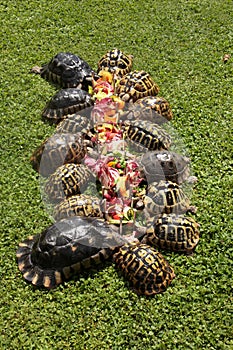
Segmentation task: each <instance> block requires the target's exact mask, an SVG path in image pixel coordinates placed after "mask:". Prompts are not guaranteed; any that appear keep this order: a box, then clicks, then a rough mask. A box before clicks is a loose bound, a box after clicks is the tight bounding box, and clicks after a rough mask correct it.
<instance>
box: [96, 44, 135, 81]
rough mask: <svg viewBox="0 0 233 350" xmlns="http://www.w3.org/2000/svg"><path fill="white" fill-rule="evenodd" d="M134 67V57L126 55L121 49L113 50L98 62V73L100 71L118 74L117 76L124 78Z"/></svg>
mask: <svg viewBox="0 0 233 350" xmlns="http://www.w3.org/2000/svg"><path fill="white" fill-rule="evenodd" d="M132 65H133V56H132V55H126V54H125V53H124V52H122V51H121V50H119V49H116V48H115V49H112V50H109V51H108V52H106V54H104V55H103V57H101V59H100V60H99V62H98V69H97V73H100V71H102V70H104V71H108V72H110V73H113V74H114V73H116V75H117V76H119V77H122V76H124V75H125V74H126V73H129V72H130V71H131V68H132Z"/></svg>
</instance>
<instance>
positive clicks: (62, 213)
mask: <svg viewBox="0 0 233 350" xmlns="http://www.w3.org/2000/svg"><path fill="white" fill-rule="evenodd" d="M71 216H85V217H100V218H101V217H103V213H102V209H101V200H100V198H98V197H95V196H88V195H84V194H78V195H74V196H71V197H69V198H66V199H64V200H63V201H62V202H61V203H59V204H57V205H56V207H55V208H54V213H53V217H54V219H55V220H56V221H58V220H61V219H66V218H68V217H71Z"/></svg>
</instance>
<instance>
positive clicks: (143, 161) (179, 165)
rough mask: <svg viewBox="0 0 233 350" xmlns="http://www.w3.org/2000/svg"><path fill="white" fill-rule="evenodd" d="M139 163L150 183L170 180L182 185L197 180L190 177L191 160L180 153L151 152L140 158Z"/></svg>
mask: <svg viewBox="0 0 233 350" xmlns="http://www.w3.org/2000/svg"><path fill="white" fill-rule="evenodd" d="M137 162H138V164H139V165H140V166H141V167H142V172H143V174H144V177H145V178H146V180H147V182H148V183H151V182H155V181H160V180H168V181H172V182H175V183H177V184H179V185H180V184H182V183H183V182H184V181H189V182H195V181H196V180H197V179H196V178H195V177H194V176H192V177H191V176H190V163H191V160H190V158H188V157H186V156H183V155H181V154H179V153H175V152H171V151H167V150H161V151H149V152H146V153H144V154H142V155H141V156H140V157H138V158H137Z"/></svg>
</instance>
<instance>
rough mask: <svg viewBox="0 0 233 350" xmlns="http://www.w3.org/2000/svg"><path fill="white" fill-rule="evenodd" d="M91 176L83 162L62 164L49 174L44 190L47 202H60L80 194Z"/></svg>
mask: <svg viewBox="0 0 233 350" xmlns="http://www.w3.org/2000/svg"><path fill="white" fill-rule="evenodd" d="M91 177H92V173H91V171H90V170H89V169H88V168H87V167H86V166H85V165H84V164H73V163H68V164H64V165H61V166H60V167H58V168H57V169H56V170H55V172H54V173H53V174H51V175H50V177H49V178H48V180H47V182H46V183H45V187H44V192H45V194H46V196H47V198H48V200H49V202H53V203H55V202H61V201H63V200H64V199H66V198H67V197H70V196H74V195H76V194H81V193H82V192H83V191H84V190H85V189H86V187H87V184H88V181H89V180H90V179H91Z"/></svg>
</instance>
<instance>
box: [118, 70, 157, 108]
mask: <svg viewBox="0 0 233 350" xmlns="http://www.w3.org/2000/svg"><path fill="white" fill-rule="evenodd" d="M158 93H159V87H158V86H157V84H156V83H155V82H154V81H153V79H152V78H151V76H150V75H149V74H148V73H147V72H145V71H144V70H141V71H136V70H135V71H132V72H130V73H127V74H126V75H124V76H123V77H122V78H121V79H120V80H119V82H118V83H117V86H116V94H117V95H118V96H119V97H120V98H121V99H122V100H123V101H125V102H129V101H132V102H135V101H136V100H138V99H139V98H142V97H145V96H155V95H157V94H158Z"/></svg>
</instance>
